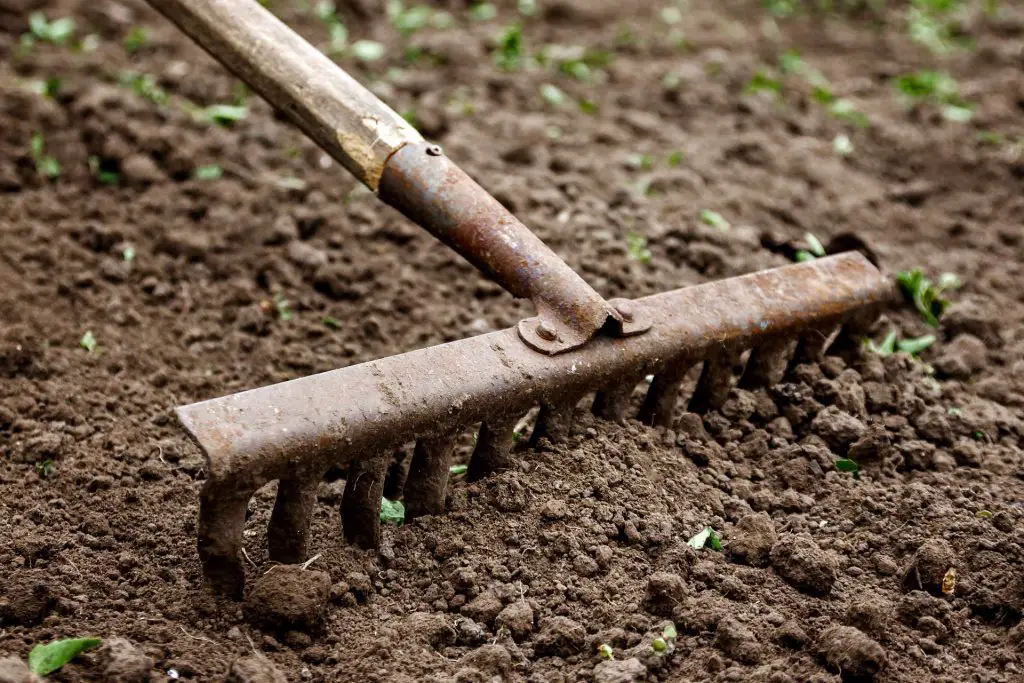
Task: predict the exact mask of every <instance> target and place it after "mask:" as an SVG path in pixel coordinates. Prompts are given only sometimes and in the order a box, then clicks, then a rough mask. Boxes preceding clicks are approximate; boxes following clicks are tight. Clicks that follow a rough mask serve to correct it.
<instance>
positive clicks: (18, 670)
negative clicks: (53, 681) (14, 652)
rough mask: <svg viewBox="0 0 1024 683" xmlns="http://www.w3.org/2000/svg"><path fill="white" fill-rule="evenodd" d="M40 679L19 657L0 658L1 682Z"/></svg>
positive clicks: (15, 682) (29, 682) (22, 682)
mask: <svg viewBox="0 0 1024 683" xmlns="http://www.w3.org/2000/svg"><path fill="white" fill-rule="evenodd" d="M38 680H39V679H38V678H36V677H35V676H34V675H33V674H32V672H31V671H29V668H28V665H27V664H25V662H23V661H21V660H20V659H18V658H17V657H5V658H3V659H0V683H36V682H37V681H38Z"/></svg>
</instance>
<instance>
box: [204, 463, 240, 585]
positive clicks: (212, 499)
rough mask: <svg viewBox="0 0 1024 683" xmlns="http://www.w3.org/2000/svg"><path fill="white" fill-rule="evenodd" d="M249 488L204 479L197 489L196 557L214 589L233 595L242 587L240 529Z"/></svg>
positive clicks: (227, 481)
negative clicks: (198, 491) (200, 486)
mask: <svg viewBox="0 0 1024 683" xmlns="http://www.w3.org/2000/svg"><path fill="white" fill-rule="evenodd" d="M252 494H253V490H252V489H249V488H245V489H241V490H240V489H239V488H238V484H237V483H236V482H233V481H231V480H223V481H217V480H214V479H208V480H207V481H206V484H205V485H204V486H203V489H202V491H201V492H200V493H199V529H198V532H199V561H200V562H201V563H202V565H203V573H204V574H205V575H206V578H207V580H209V582H210V585H211V586H212V588H213V589H214V590H215V591H217V592H218V593H223V594H225V595H228V596H231V597H233V598H235V599H238V598H241V597H242V592H243V590H244V589H245V568H244V566H243V565H242V546H243V541H244V539H243V536H242V532H243V531H244V530H245V513H246V509H247V508H248V507H249V499H250V498H252Z"/></svg>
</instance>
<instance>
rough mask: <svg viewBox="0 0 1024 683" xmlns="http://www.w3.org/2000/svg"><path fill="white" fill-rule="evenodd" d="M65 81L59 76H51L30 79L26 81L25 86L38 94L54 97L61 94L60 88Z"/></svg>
mask: <svg viewBox="0 0 1024 683" xmlns="http://www.w3.org/2000/svg"><path fill="white" fill-rule="evenodd" d="M62 84H63V81H62V80H61V79H60V77H58V76H50V77H49V78H47V79H45V80H35V81H28V82H27V83H25V88H26V89H28V90H31V91H32V92H34V93H36V94H37V95H42V96H43V97H49V98H54V97H56V96H57V95H59V94H60V88H61V85H62Z"/></svg>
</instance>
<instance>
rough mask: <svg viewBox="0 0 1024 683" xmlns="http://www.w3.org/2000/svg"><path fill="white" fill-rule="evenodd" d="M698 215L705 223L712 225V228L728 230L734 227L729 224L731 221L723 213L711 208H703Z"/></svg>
mask: <svg viewBox="0 0 1024 683" xmlns="http://www.w3.org/2000/svg"><path fill="white" fill-rule="evenodd" d="M698 217H699V218H700V222H701V223H703V224H704V225H710V226H711V227H712V228H715V229H716V230H721V231H722V232H728V231H729V228H731V227H732V226H731V225H729V221H727V220H725V218H724V217H723V216H722V214H720V213H718V212H717V211H712V210H711V209H701V210H700V213H699V214H698Z"/></svg>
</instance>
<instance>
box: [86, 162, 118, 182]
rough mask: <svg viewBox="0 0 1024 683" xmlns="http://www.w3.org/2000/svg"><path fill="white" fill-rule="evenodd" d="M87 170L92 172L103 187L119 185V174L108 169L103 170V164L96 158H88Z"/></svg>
mask: <svg viewBox="0 0 1024 683" xmlns="http://www.w3.org/2000/svg"><path fill="white" fill-rule="evenodd" d="M89 170H90V171H92V174H93V175H94V176H96V179H97V180H98V181H100V183H102V184H103V185H120V184H121V174H120V173H118V172H117V171H111V170H109V168H104V166H103V162H102V161H100V158H99V157H97V156H90V157H89Z"/></svg>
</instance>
